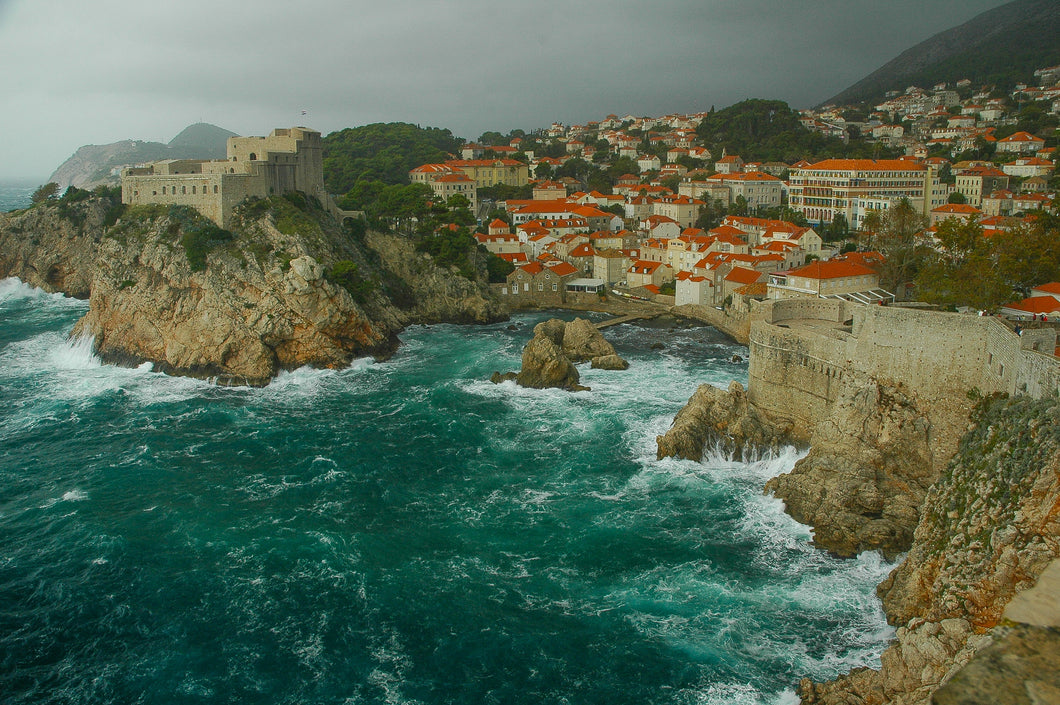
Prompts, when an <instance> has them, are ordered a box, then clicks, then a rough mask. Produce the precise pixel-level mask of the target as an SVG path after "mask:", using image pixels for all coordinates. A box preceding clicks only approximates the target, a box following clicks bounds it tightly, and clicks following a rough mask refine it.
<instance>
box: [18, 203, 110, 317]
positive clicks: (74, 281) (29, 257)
mask: <svg viewBox="0 0 1060 705" xmlns="http://www.w3.org/2000/svg"><path fill="white" fill-rule="evenodd" d="M109 205H110V204H108V203H107V202H106V201H104V200H102V199H88V200H83V201H79V202H77V203H73V204H70V205H69V206H68V207H65V208H63V209H62V210H60V209H59V208H58V207H55V206H52V207H48V206H37V207H36V208H30V209H27V210H25V211H15V212H13V213H10V214H6V215H0V278H4V277H18V278H19V279H21V280H22V281H23V282H25V283H26V284H30V285H31V286H35V287H37V288H39V289H43V290H45V291H47V292H52V293H54V292H63V293H65V294H67V295H68V296H73V297H75V298H78V299H87V298H88V296H89V291H90V289H91V284H92V274H93V272H94V271H95V263H96V253H97V248H98V246H99V242H100V238H101V233H102V231H103V222H104V219H105V217H106V214H107V209H108V207H109Z"/></svg>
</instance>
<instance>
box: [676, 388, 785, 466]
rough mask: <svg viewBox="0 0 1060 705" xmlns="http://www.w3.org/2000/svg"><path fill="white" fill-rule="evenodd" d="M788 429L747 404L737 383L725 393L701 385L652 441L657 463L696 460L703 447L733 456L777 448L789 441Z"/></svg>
mask: <svg viewBox="0 0 1060 705" xmlns="http://www.w3.org/2000/svg"><path fill="white" fill-rule="evenodd" d="M789 430H790V429H789V428H788V427H787V426H786V425H783V424H780V423H778V422H776V421H774V420H773V419H770V418H768V417H767V416H766V415H765V414H763V413H762V412H761V411H759V410H758V409H756V408H755V407H754V406H753V405H751V404H750V403H749V402H748V400H747V394H746V392H745V391H744V388H743V385H741V384H740V383H739V382H732V383H731V384H729V389H728V390H727V391H726V390H722V389H718V388H717V387H714V386H712V385H709V384H701V385H700V386H699V388H698V389H696V391H695V393H694V394H693V395H692V397H691V398H690V399H689V400H688V403H687V404H686V405H685V406H684V408H682V409H681V411H679V412H677V416H676V417H674V422H673V424H672V425H671V427H670V430H668V431H667V432H666V433H665V434H664V435H662V436H657V437H656V439H655V440H656V444H657V446H658V453H657V455H658V458H659V459H660V460H662V459H663V458H671V457H672V458H683V459H685V460H700V459H701V458H702V457H703V452H704V450H705V449H706V448H707V447H718V448H719V449H721V450H722V451H725V452H728V453H733V454H735V455H743V454H744V453H745V451H748V450H757V449H759V448H777V447H778V446H780V445H781V444H783V443H788V442H790V438H789V436H788V432H789Z"/></svg>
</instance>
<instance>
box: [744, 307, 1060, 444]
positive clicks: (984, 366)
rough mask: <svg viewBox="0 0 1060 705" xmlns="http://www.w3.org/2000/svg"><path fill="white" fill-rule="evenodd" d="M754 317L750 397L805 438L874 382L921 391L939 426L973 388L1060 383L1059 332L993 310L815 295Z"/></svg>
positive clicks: (1034, 390) (1045, 389)
mask: <svg viewBox="0 0 1060 705" xmlns="http://www.w3.org/2000/svg"><path fill="white" fill-rule="evenodd" d="M751 318H752V322H751V330H750V341H749V347H750V358H751V359H750V370H749V377H750V388H749V392H748V394H749V397H750V399H751V400H752V401H753V402H754V403H755V404H756V405H757V406H758V407H759V408H761V409H763V410H764V411H766V412H767V413H769V414H770V415H773V416H775V417H779V418H784V419H788V420H790V421H791V422H792V424H793V426H794V428H795V431H796V435H798V436H801V437H803V438H805V439H807V440H808V439H809V435H810V432H811V430H812V428H813V426H814V424H816V423H817V422H819V421H821V420H823V419H826V418H828V417H829V416H831V414H832V411H833V410H834V407H835V404H836V402H837V401H838V400H839V399H840V396H841V394H842V393H843V392H844V391H846V392H854V391H857V389H858V388H861V387H864V386H866V385H867V384H869V383H871V381H872V380H876V381H879V382H881V383H884V384H889V385H902V386H904V387H905V388H906V389H908V390H909V391H911V392H913V393H915V395H916V396H917V398H918V399H920V400H921V402H923V404H922V406H923V408H922V409H921V410H922V412H923V413H925V414H926V415H927V416H928V417H929V418H930V419H931V420H932V422H933V424H935V425H936V426H937V427H938V429H939V431H940V432H942V431H946V430H953V429H952V428H951V429H947V427H953V426H954V425H955V424H957V423H958V422H959V421H960V420H961V416H962V413H966V412H967V409H968V408H969V407H970V405H971V400H970V398H969V392H971V391H972V390H976V391H977V392H979V393H981V394H991V393H994V392H1004V393H1007V394H1011V395H1027V396H1032V397H1043V396H1047V395H1050V394H1057V393H1058V387H1060V361H1058V360H1057V358H1055V357H1053V356H1052V355H1051V354H1048V353H1051V352H1052V351H1053V349H1054V347H1055V345H1056V332H1055V330H1052V329H1048V330H1045V329H1043V330H1040V331H1025V333H1024V336H1022V337H1021V336H1018V335H1016V334H1015V333H1014V332H1013V331H1012V330H1011V329H1009V328H1008V327H1007V326H1006V325H1005V324H1004V323H1003V322H1002V321H1000V320H998V319H996V318H992V317H989V316H969V315H959V314H951V313H937V312H925V311H917V310H911V309H902V308H897V307H883V306H865V305H861V304H852V303H848V302H844V301H838V300H825V299H809V298H808V299H791V300H784V301H767V302H762V303H761V304H759V305H757V306H756V307H755V308H754V310H752V313H751ZM1046 351H1048V352H1046ZM973 396H974V395H973ZM940 435H941V434H940ZM940 450H945V449H940Z"/></svg>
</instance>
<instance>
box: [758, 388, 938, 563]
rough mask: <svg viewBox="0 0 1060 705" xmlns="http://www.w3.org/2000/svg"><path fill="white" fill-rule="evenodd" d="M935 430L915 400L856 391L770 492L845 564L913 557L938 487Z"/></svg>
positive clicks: (901, 393) (897, 393) (898, 393)
mask: <svg viewBox="0 0 1060 705" xmlns="http://www.w3.org/2000/svg"><path fill="white" fill-rule="evenodd" d="M929 430H930V424H929V422H928V421H927V419H926V418H925V417H924V415H923V414H922V413H921V412H920V410H919V409H918V407H917V402H916V399H915V397H914V396H913V395H912V394H910V393H908V392H907V391H906V390H904V389H902V388H900V387H893V386H887V385H883V384H881V383H879V382H875V381H871V380H867V381H866V382H865V384H863V385H850V386H848V387H847V388H846V389H845V391H844V394H843V395H842V396H841V397H840V399H839V401H838V403H837V404H836V406H835V409H834V412H833V414H832V416H831V417H830V418H828V419H826V420H824V421H823V422H821V423H819V424H817V426H816V428H815V429H814V431H813V434H812V436H811V441H810V443H811V450H810V452H809V454H808V455H807V456H806V457H805V458H803V459H802V460H800V461H799V462H798V463H797V464H796V465H795V468H794V469H793V470H792V471H791V472H790V473H788V474H785V475H780V476H779V477H775V478H773V479H772V480H770V481H769V482H768V483H767V484H766V491H767V492H772V493H773V494H775V495H776V496H777V497H780V498H781V499H783V500H784V503H785V507H786V509H787V511H788V513H789V514H791V516H793V517H794V518H795V519H796V520H798V521H800V522H802V523H804V524H810V525H811V526H813V529H814V543H816V544H817V545H818V546H821V547H822V548H825V549H827V550H828V551H831V552H832V553H835V554H836V555H839V556H845V557H850V556H854V555H857V554H858V553H860V552H861V551H869V550H876V549H879V550H881V551H883V553H884V555H885V556H887V557H888V558H890V559H893V558H894V557H895V556H897V555H898V554H899V553H901V552H903V551H906V550H908V548H909V546H910V544H911V543H912V538H913V529H914V528H915V526H916V523H917V520H918V518H919V507H920V504H921V502H923V499H924V496H925V495H926V493H927V489H928V487H929V486H930V484H931V482H932V481H933V479H934V477H933V473H932V470H931V468H932V465H931V450H930V445H929V440H930V439H929Z"/></svg>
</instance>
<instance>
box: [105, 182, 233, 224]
mask: <svg viewBox="0 0 1060 705" xmlns="http://www.w3.org/2000/svg"><path fill="white" fill-rule="evenodd" d="M222 176H223V175H222V174H209V173H207V174H179V175H177V174H173V175H168V174H145V175H136V176H125V177H124V178H123V179H122V181H121V191H122V193H121V200H122V203H127V204H130V205H144V204H149V203H161V204H163V205H182V206H191V207H192V208H195V209H196V210H198V211H199V212H200V213H202V214H203V215H204V216H206V217H207V218H209V219H210V220H212V221H214V222H215V223H221V221H222V219H223V211H222V207H221V195H220V194H221V192H222V191H223V189H224V186H223V185H222Z"/></svg>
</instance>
